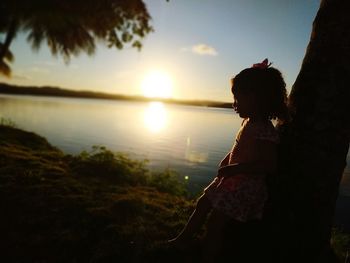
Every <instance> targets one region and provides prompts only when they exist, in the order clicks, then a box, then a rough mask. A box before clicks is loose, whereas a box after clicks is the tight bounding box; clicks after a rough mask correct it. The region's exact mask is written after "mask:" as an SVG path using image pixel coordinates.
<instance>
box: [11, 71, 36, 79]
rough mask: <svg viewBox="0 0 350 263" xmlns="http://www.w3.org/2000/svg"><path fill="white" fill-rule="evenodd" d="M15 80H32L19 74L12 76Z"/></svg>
mask: <svg viewBox="0 0 350 263" xmlns="http://www.w3.org/2000/svg"><path fill="white" fill-rule="evenodd" d="M12 78H13V79H16V80H31V79H32V78H31V77H29V76H27V75H24V74H22V73H19V74H18V73H17V74H15V75H13V76H12Z"/></svg>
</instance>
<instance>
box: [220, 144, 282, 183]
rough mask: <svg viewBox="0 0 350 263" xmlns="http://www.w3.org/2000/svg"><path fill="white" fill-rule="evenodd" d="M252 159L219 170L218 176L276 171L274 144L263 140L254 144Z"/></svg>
mask: <svg viewBox="0 0 350 263" xmlns="http://www.w3.org/2000/svg"><path fill="white" fill-rule="evenodd" d="M252 147H254V155H255V156H254V158H253V159H252V161H250V162H244V163H243V162H242V163H235V164H230V165H225V166H222V167H220V168H219V171H218V176H219V177H222V176H232V175H235V174H241V173H249V174H250V173H251V174H254V173H263V174H266V173H273V172H275V171H276V166H277V161H276V160H277V156H276V144H275V143H273V142H270V141H265V140H256V141H255V142H254V145H253V146H252Z"/></svg>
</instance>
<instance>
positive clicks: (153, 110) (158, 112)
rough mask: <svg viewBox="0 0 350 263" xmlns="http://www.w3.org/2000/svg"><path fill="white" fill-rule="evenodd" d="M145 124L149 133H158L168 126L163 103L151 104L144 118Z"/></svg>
mask: <svg viewBox="0 0 350 263" xmlns="http://www.w3.org/2000/svg"><path fill="white" fill-rule="evenodd" d="M143 120H144V123H145V125H146V127H147V128H148V130H149V131H151V132H153V133H158V132H160V131H161V130H163V129H164V128H165V126H166V124H167V112H166V110H165V107H164V104H163V103H162V102H151V103H150V104H149V105H148V107H147V108H146V110H145V112H144V116H143Z"/></svg>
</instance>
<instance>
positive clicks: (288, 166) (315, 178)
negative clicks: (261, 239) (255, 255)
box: [278, 0, 350, 262]
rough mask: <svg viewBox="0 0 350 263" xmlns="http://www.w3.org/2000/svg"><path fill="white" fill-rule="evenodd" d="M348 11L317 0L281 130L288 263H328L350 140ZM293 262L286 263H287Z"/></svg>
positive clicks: (341, 1)
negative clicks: (305, 47) (314, 14)
mask: <svg viewBox="0 0 350 263" xmlns="http://www.w3.org/2000/svg"><path fill="white" fill-rule="evenodd" d="M349 6H350V4H349V2H348V0H322V1H321V5H320V8H319V11H318V13H317V15H316V18H315V20H314V23H313V29H312V33H311V38H310V42H309V45H308V47H307V51H306V55H305V57H304V60H303V63H302V67H301V70H300V73H299V75H298V77H297V79H296V81H295V83H294V85H293V87H292V91H291V94H290V96H289V106H290V110H291V117H292V119H291V122H290V123H288V124H287V125H285V126H284V127H280V128H281V149H280V150H281V151H280V160H279V184H278V185H279V187H280V189H279V191H280V192H279V195H278V196H279V201H278V203H279V204H280V205H279V208H278V209H280V210H284V211H283V212H281V213H280V214H281V215H283V217H284V220H285V221H284V222H285V225H284V226H285V228H284V231H285V234H286V235H285V237H286V239H285V240H284V241H285V246H286V247H287V249H286V252H287V254H288V255H289V256H288V262H333V261H334V258H333V259H332V256H331V254H332V253H331V249H330V237H331V229H332V226H333V218H334V213H335V204H336V200H337V197H338V190H339V183H340V181H341V178H342V174H343V171H344V168H345V166H346V156H347V152H348V148H349V139H350V84H349V80H348V78H349V77H350V15H349V11H350V8H349ZM289 260H290V261H289Z"/></svg>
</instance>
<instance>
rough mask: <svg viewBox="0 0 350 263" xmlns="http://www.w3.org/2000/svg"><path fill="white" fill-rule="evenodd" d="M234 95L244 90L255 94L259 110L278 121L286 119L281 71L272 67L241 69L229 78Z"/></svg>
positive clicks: (285, 101)
mask: <svg viewBox="0 0 350 263" xmlns="http://www.w3.org/2000/svg"><path fill="white" fill-rule="evenodd" d="M231 91H232V94H233V95H234V96H236V95H237V94H242V93H245V92H253V93H254V94H256V95H257V99H258V103H259V107H260V108H259V110H260V111H261V112H262V114H264V115H266V116H267V117H268V118H269V119H277V120H278V122H279V123H284V122H286V121H288V119H289V117H288V108H287V91H286V83H285V82H284V79H283V76H282V73H281V72H280V71H279V70H278V69H276V68H273V67H266V68H259V67H252V68H246V69H244V70H242V71H241V72H240V73H239V74H238V75H236V76H235V77H234V78H232V79H231Z"/></svg>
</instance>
